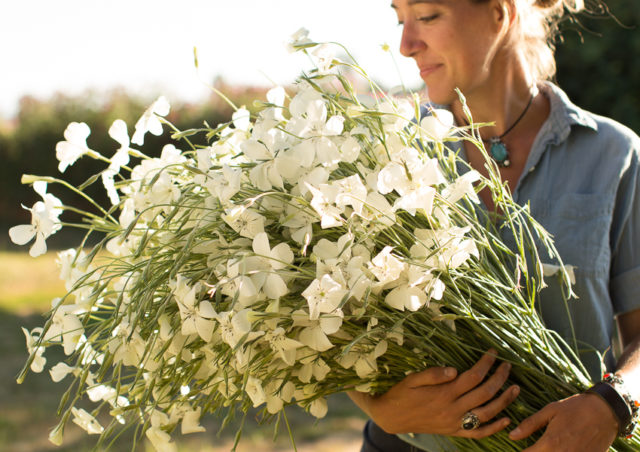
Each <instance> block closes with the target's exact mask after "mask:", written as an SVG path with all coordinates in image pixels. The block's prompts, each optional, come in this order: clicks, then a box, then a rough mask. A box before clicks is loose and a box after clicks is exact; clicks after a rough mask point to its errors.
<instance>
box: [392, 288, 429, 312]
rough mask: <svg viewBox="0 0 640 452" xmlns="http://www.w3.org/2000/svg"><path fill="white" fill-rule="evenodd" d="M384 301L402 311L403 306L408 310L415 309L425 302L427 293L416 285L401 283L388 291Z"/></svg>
mask: <svg viewBox="0 0 640 452" xmlns="http://www.w3.org/2000/svg"><path fill="white" fill-rule="evenodd" d="M384 301H385V302H386V303H387V304H388V305H389V306H391V307H393V308H395V309H399V310H400V311H404V310H405V308H406V309H408V310H409V311H417V310H418V309H420V308H421V307H422V306H424V305H425V303H426V302H427V295H426V294H425V292H424V290H422V289H420V288H418V287H410V286H407V285H403V286H399V287H396V288H395V289H393V290H392V291H391V292H389V293H388V294H387V296H386V297H385V298H384Z"/></svg>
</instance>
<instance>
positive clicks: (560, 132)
mask: <svg viewBox="0 0 640 452" xmlns="http://www.w3.org/2000/svg"><path fill="white" fill-rule="evenodd" d="M540 90H541V91H542V93H543V94H544V95H545V96H547V98H548V99H549V102H550V104H551V111H550V113H549V117H548V118H547V121H546V124H545V125H544V126H543V129H544V132H545V133H544V135H545V136H546V137H547V139H548V142H552V143H553V144H559V143H561V142H562V141H564V140H566V139H567V137H568V136H569V133H570V132H571V127H572V126H574V125H577V126H582V127H587V128H590V129H592V130H594V131H596V132H597V131H598V124H597V123H596V121H595V119H594V118H593V117H592V116H591V114H589V113H588V112H586V111H585V110H583V109H581V108H579V107H577V106H576V105H575V104H574V103H573V102H571V101H570V100H569V97H568V96H567V95H566V93H565V92H564V91H562V90H561V89H560V88H559V87H558V86H556V85H554V84H553V83H551V82H544V83H542V84H541V85H540ZM545 141H547V140H545Z"/></svg>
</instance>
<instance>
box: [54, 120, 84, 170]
mask: <svg viewBox="0 0 640 452" xmlns="http://www.w3.org/2000/svg"><path fill="white" fill-rule="evenodd" d="M90 134H91V129H89V126H88V125H87V124H86V123H84V122H80V123H78V122H72V123H70V124H69V125H68V126H67V128H66V129H65V131H64V138H65V140H66V141H59V142H58V144H56V158H57V159H58V161H59V162H60V163H59V164H58V170H59V171H60V172H61V173H64V171H65V170H66V169H67V167H68V166H71V165H73V164H74V163H75V162H76V160H78V159H79V158H80V157H82V156H83V155H84V154H86V153H88V152H89V151H90V149H89V148H88V147H87V137H88V136H89V135H90Z"/></svg>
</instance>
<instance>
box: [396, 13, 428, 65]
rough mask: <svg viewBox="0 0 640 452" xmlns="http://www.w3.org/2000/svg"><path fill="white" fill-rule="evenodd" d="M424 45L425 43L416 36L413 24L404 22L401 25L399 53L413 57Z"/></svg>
mask: <svg viewBox="0 0 640 452" xmlns="http://www.w3.org/2000/svg"><path fill="white" fill-rule="evenodd" d="M424 47H426V44H425V43H424V41H422V40H421V39H420V37H419V36H418V33H417V31H416V28H415V24H413V23H412V22H405V23H404V25H403V26H402V37H401V39H400V53H401V54H402V55H404V56H406V57H413V56H414V55H415V54H416V53H417V52H418V51H420V50H421V49H423V48H424Z"/></svg>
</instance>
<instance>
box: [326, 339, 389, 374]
mask: <svg viewBox="0 0 640 452" xmlns="http://www.w3.org/2000/svg"><path fill="white" fill-rule="evenodd" d="M387 347H388V344H387V341H385V340H381V341H379V342H378V343H377V344H376V345H375V346H373V345H369V344H363V343H356V344H354V346H353V347H351V348H350V349H349V351H348V352H347V353H346V354H344V355H343V356H341V357H339V358H338V359H337V361H338V363H339V364H340V365H341V366H343V367H344V368H345V369H350V368H351V367H354V369H355V371H356V373H357V374H358V377H360V378H367V377H370V376H371V375H372V374H374V373H376V372H377V371H378V364H377V361H376V360H377V359H378V358H379V357H381V356H382V355H384V354H385V353H386V352H387Z"/></svg>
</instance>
